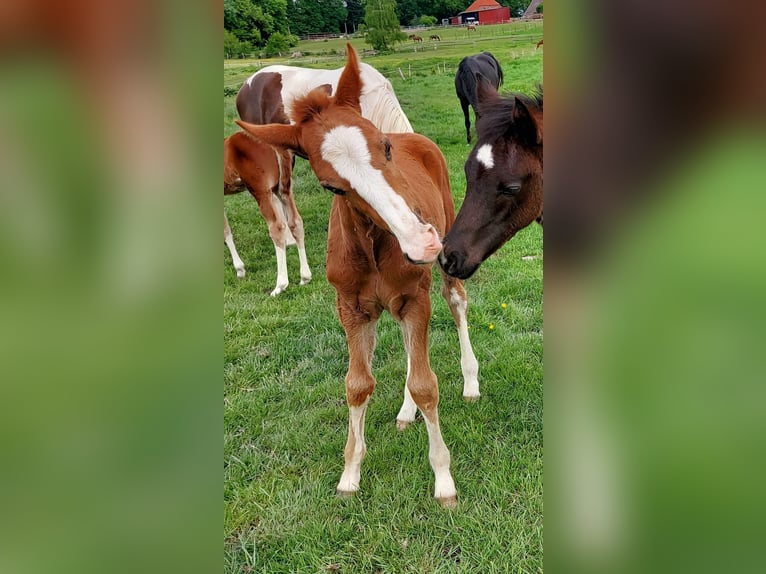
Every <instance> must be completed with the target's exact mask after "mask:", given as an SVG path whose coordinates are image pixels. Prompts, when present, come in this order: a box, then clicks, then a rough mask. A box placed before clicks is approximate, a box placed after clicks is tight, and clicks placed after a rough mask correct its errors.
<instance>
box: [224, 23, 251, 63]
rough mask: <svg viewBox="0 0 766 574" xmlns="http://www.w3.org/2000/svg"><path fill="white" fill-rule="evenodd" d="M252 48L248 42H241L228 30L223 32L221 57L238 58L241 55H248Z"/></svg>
mask: <svg viewBox="0 0 766 574" xmlns="http://www.w3.org/2000/svg"><path fill="white" fill-rule="evenodd" d="M252 51H253V47H252V46H251V45H250V44H249V43H248V42H243V41H242V40H240V39H239V38H237V37H236V36H235V35H234V33H233V32H230V31H229V30H224V31H223V55H224V57H226V58H238V57H240V56H241V55H242V54H249V53H250V52H252Z"/></svg>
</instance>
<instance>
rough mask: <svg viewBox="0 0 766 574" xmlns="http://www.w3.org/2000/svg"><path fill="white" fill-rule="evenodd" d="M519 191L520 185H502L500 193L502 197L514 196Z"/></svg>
mask: <svg viewBox="0 0 766 574" xmlns="http://www.w3.org/2000/svg"><path fill="white" fill-rule="evenodd" d="M520 191H521V185H520V184H518V183H513V184H510V185H504V186H502V187H501V188H500V193H502V194H503V195H516V194H517V193H519V192H520Z"/></svg>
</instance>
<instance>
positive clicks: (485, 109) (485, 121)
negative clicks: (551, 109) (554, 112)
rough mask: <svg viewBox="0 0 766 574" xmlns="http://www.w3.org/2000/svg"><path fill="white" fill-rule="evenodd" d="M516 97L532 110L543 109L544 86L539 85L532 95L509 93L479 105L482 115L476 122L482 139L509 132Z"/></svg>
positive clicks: (489, 138) (498, 136)
mask: <svg viewBox="0 0 766 574" xmlns="http://www.w3.org/2000/svg"><path fill="white" fill-rule="evenodd" d="M516 98H518V99H519V100H521V101H522V102H523V103H524V105H525V106H527V108H528V109H530V110H537V111H540V112H542V111H543V87H542V86H537V89H536V90H535V92H534V93H533V94H532V95H527V94H508V95H507V96H503V97H501V98H500V99H498V100H495V101H492V102H483V103H482V104H481V105H480V106H479V109H480V110H481V117H480V118H479V120H478V121H477V122H476V131H477V133H478V134H479V137H480V138H481V139H482V140H484V139H488V140H491V141H494V140H496V139H498V138H500V137H502V136H504V135H505V134H506V133H507V132H508V130H509V128H511V127H512V125H513V107H514V105H515V101H516Z"/></svg>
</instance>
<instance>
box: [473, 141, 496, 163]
mask: <svg viewBox="0 0 766 574" xmlns="http://www.w3.org/2000/svg"><path fill="white" fill-rule="evenodd" d="M476 159H478V160H479V162H481V165H483V166H484V167H485V168H487V169H492V168H493V167H495V158H494V157H492V146H491V145H489V144H484V145H482V146H481V147H480V148H479V149H478V150H477V151H476Z"/></svg>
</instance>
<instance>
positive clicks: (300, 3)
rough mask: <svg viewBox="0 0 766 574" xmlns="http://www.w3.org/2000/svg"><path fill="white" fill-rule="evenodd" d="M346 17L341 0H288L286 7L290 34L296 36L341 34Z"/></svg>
mask: <svg viewBox="0 0 766 574" xmlns="http://www.w3.org/2000/svg"><path fill="white" fill-rule="evenodd" d="M347 15H348V13H347V10H346V7H345V6H344V5H343V0H295V1H293V0H290V2H288V7H287V18H288V21H289V22H290V32H292V33H293V34H297V35H298V36H305V35H307V34H316V33H323V32H329V33H336V34H337V33H339V32H343V31H344V26H343V25H344V23H345V22H346V18H347Z"/></svg>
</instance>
